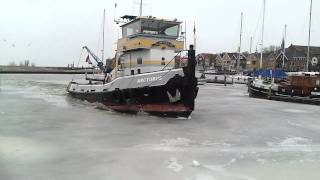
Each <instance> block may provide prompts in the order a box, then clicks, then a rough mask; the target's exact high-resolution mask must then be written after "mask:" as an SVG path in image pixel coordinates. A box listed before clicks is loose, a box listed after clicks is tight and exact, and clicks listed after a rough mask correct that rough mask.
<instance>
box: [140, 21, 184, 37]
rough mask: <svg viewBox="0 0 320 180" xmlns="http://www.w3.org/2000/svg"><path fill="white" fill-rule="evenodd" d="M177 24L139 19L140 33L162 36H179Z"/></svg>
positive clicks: (178, 25)
mask: <svg viewBox="0 0 320 180" xmlns="http://www.w3.org/2000/svg"><path fill="white" fill-rule="evenodd" d="M179 27H180V23H179V22H168V21H161V20H154V19H141V33H142V34H150V35H162V36H172V37H178V36H179Z"/></svg>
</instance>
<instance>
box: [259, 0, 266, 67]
mask: <svg viewBox="0 0 320 180" xmlns="http://www.w3.org/2000/svg"><path fill="white" fill-rule="evenodd" d="M265 13H266V0H263V18H262V34H261V54H260V69H262V57H263V36H264V18H265Z"/></svg>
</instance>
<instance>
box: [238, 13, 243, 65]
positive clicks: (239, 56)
mask: <svg viewBox="0 0 320 180" xmlns="http://www.w3.org/2000/svg"><path fill="white" fill-rule="evenodd" d="M242 22H243V12H241V25H240V45H239V54H238V62H237V70H239V69H240V59H241V43H242Z"/></svg>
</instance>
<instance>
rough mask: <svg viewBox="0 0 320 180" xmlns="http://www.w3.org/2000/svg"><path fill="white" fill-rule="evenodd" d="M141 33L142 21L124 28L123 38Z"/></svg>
mask: <svg viewBox="0 0 320 180" xmlns="http://www.w3.org/2000/svg"><path fill="white" fill-rule="evenodd" d="M140 32H141V25H140V21H136V22H133V23H130V24H127V25H125V26H123V27H122V37H128V36H131V35H134V34H139V33H140Z"/></svg>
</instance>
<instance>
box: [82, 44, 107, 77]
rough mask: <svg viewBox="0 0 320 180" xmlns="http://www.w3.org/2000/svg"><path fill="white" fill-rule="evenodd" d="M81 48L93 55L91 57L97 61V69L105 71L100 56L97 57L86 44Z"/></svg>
mask: <svg viewBox="0 0 320 180" xmlns="http://www.w3.org/2000/svg"><path fill="white" fill-rule="evenodd" d="M83 49H85V50H87V52H88V53H89V54H90V55H91V56H92V57H93V59H94V60H95V61H96V62H97V66H98V67H99V69H100V70H101V71H102V72H103V73H106V72H105V67H104V65H103V61H101V59H100V58H98V56H96V55H95V54H94V53H93V52H92V51H91V50H90V49H89V48H88V47H87V46H83Z"/></svg>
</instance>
